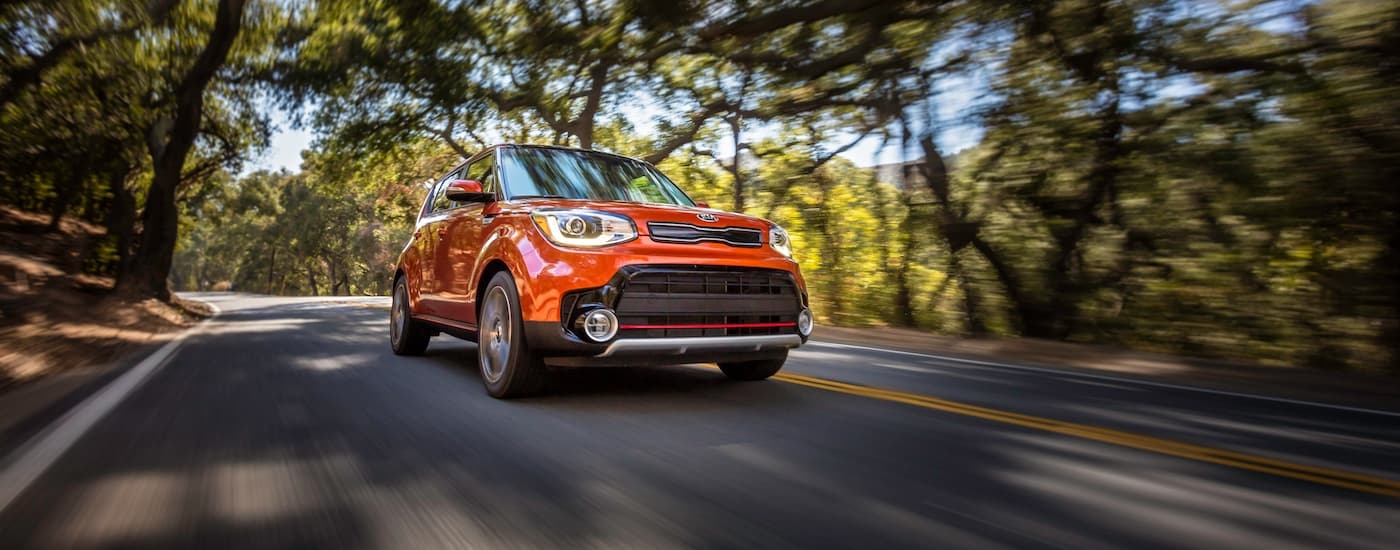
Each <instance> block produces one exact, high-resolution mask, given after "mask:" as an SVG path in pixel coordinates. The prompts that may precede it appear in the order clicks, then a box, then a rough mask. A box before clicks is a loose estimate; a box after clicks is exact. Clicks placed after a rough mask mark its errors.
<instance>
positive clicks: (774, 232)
mask: <svg viewBox="0 0 1400 550" xmlns="http://www.w3.org/2000/svg"><path fill="white" fill-rule="evenodd" d="M768 246H771V247H773V250H777V251H778V253H779V254H782V255H784V256H787V257H789V258H791V257H792V243H791V242H790V241H788V234H787V231H783V228H781V227H778V226H776V225H775V226H773V227H770V228H768Z"/></svg>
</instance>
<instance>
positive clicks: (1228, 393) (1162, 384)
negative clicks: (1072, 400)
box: [799, 340, 1400, 418]
mask: <svg viewBox="0 0 1400 550" xmlns="http://www.w3.org/2000/svg"><path fill="white" fill-rule="evenodd" d="M806 345H807V346H818V347H829V348H846V349H860V350H867V351H878V352H881V353H891V354H895V355H908V356H912V357H923V358H926V359H937V360H939V361H947V362H950V363H965V364H969V365H976V366H980V367H991V368H1003V369H1013V370H1023V371H1029V372H1035V373H1040V374H1053V375H1061V376H1077V377H1080V378H1092V379H1095V380H1108V381H1113V382H1120V383H1124V384H1139V385H1143V386H1154V387H1159V388H1169V389H1173V390H1185V391H1194V392H1201V393H1211V394H1216V395H1225V396H1230V397H1243V398H1246V399H1258V400H1262V401H1273V402H1276V403H1288V404H1290V405H1306V406H1309V407H1321V408H1324V409H1335V410H1339V411H1348V412H1356V413H1365V414H1378V415H1382V416H1390V417H1395V418H1400V412H1394V411H1385V410H1379V409H1366V408H1362V407H1348V406H1346V405H1334V404H1332V403H1319V402H1317V401H1303V400H1299V399H1288V398H1286V397H1272V396H1268V395H1257V394H1252V393H1240V392H1232V391H1226V390H1213V389H1210V388H1202V387H1199V386H1187V385H1182V384H1169V383H1166V382H1153V381H1150V380H1139V379H1134V378H1123V377H1118V376H1107V375H1103V374H1089V373H1085V372H1077V371H1072V370H1069V369H1054V368H1048V367H1032V366H1028V365H1011V364H1007V363H997V362H993V361H978V360H976V359H963V358H961V357H949V356H946V355H934V354H931V353H916V352H912V351H902V350H897V349H885V348H875V347H869V346H857V345H852V344H838V343H835V342H819V341H816V340H812V341H809V342H807V344H806ZM799 349H800V348H799Z"/></svg>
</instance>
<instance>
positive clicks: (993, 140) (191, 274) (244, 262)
mask: <svg viewBox="0 0 1400 550" xmlns="http://www.w3.org/2000/svg"><path fill="white" fill-rule="evenodd" d="M0 53H3V55H2V56H0V127H2V128H3V130H4V131H3V133H0V178H3V179H4V182H5V185H4V189H3V191H0V201H3V202H5V203H9V204H13V205H17V206H19V207H21V208H25V209H30V210H38V211H45V212H49V213H50V214H51V215H52V216H53V217H54V219H55V220H57V219H59V217H61V216H63V215H77V216H80V217H82V218H85V219H87V220H90V221H94V222H99V223H102V224H104V225H106V227H108V229H109V239H108V243H107V244H106V245H104V246H102V247H98V248H95V249H94V250H88V251H84V252H83V253H84V254H86V255H88V256H89V257H90V261H89V262H87V265H89V266H91V267H90V268H91V269H92V270H93V271H94V272H95V273H103V274H111V275H115V276H116V277H117V280H118V281H119V283H118V285H119V287H121V288H124V289H126V290H127V291H130V292H138V293H152V294H156V295H164V294H165V293H168V288H169V287H168V286H167V281H170V282H172V283H173V284H174V285H175V286H176V287H177V288H214V287H216V286H217V287H220V288H224V287H230V286H231V287H232V288H234V289H239V290H248V291H255V292H268V293H309V294H323V293H330V294H345V293H382V292H385V291H386V290H387V284H388V281H387V280H386V274H387V273H389V272H390V271H389V269H390V266H391V265H392V262H393V260H394V256H395V255H396V254H397V252H398V250H399V249H400V248H401V247H402V245H403V243H404V242H405V240H406V236H407V235H408V233H409V232H410V231H411V225H412V223H413V221H414V220H413V218H414V213H415V212H416V211H417V207H418V205H419V204H421V201H422V197H423V195H424V191H423V184H424V182H426V181H428V180H430V179H431V178H434V177H437V176H440V175H441V174H442V173H444V171H445V170H447V169H448V168H450V167H451V166H452V165H454V164H455V163H456V162H458V161H459V160H460V159H461V158H462V157H465V156H468V155H470V154H471V153H472V152H474V151H476V150H479V149H480V148H481V147H483V146H486V145H489V144H492V143H497V142H524V143H548V144H558V145H569V146H575V147H582V148H597V149H604V150H609V151H614V152H618V153H623V154H628V155H633V156H637V157H639V158H644V159H646V160H648V161H649V162H652V163H654V164H657V165H658V166H659V167H660V168H662V170H663V171H664V172H666V173H667V174H668V175H670V176H671V177H672V178H673V179H675V180H676V181H677V182H678V183H680V184H681V186H682V187H683V188H685V189H686V190H687V192H689V193H691V194H692V195H693V196H695V197H696V198H697V199H699V200H704V201H707V202H709V203H710V204H712V205H714V206H717V207H722V208H730V209H733V210H737V211H742V212H747V213H750V214H755V215H760V216H765V217H768V218H770V219H773V220H774V221H776V222H778V223H780V224H782V225H784V226H785V227H786V228H787V229H788V230H789V231H790V233H791V234H792V236H793V241H794V244H795V248H796V249H797V253H798V256H799V258H800V261H801V263H802V266H803V268H804V270H805V271H806V272H807V273H808V274H809V277H810V279H811V281H810V282H811V287H812V288H811V290H812V295H813V300H814V304H815V306H816V308H815V309H816V311H817V312H818V315H819V317H820V319H821V320H822V321H823V322H827V323H835V324H843V325H866V324H890V325H900V326H913V327H921V328H927V329H932V330H939V331H943V332H949V333H957V334H967V335H973V336H982V335H1023V336H1032V337H1040V338H1054V339H1063V340H1075V341H1089V342H1105V343H1114V344H1122V345H1129V346H1134V347H1140V348H1147V349H1161V350H1170V351H1180V352H1187V353H1193V354H1201V355H1208V356H1215V357H1224V358H1230V359H1248V360H1253V361H1261V362H1266V363H1278V364H1303V365H1313V366H1323V367H1334V368H1342V367H1356V368H1378V369H1380V368H1383V369H1388V370H1390V371H1392V372H1400V290H1398V289H1400V285H1397V284H1396V283H1395V281H1396V280H1400V272H1397V271H1400V214H1398V213H1397V206H1398V205H1397V200H1400V199H1397V197H1398V196H1400V194H1398V193H1396V191H1395V189H1394V183H1393V182H1395V181H1396V173H1395V172H1396V167H1397V166H1400V148H1398V147H1397V142H1400V74H1397V71H1400V61H1397V60H1400V55H1397V54H1400V3H1397V2H1395V1H1367V0H1316V1H1310V2H1295V1H1291V0H1259V1H1251V2H1234V1H1227V0H1188V1H1180V0H1113V1H1097V0H1028V1H1018V2H1001V1H985V0H984V1H972V0H964V1H956V0H955V1H944V2H929V1H905V2H901V1H888V0H806V1H783V0H770V1H748V0H746V1H738V2H712V1H699V0H688V1H682V2H664V3H656V2H643V1H635V0H575V1H573V2H545V1H531V0H479V1H446V0H442V1H438V0H402V1H384V0H381V1H369V0H317V1H314V2H305V3H285V2H274V1H271V0H218V1H215V0H205V1H195V0H185V1H181V0H161V1H149V2H148V1H140V2H138V1H132V0H61V1H55V2H37V1H26V0H10V1H4V2H0ZM952 106H956V108H954V107H952ZM274 107H276V108H281V109H284V110H287V111H288V112H291V113H294V115H295V119H296V120H297V121H298V122H299V123H300V124H302V125H304V126H305V127H306V128H308V129H311V130H313V131H314V132H315V134H316V136H317V141H316V142H315V144H314V146H313V148H312V149H311V150H309V151H307V152H306V153H304V156H303V163H302V165H301V166H300V169H299V171H297V172H295V173H290V172H268V171H254V172H245V171H244V169H243V166H244V165H245V164H246V163H247V162H248V161H249V160H250V159H253V158H255V157H256V156H257V155H258V154H259V153H260V152H261V151H262V150H263V148H265V147H266V146H267V144H268V143H269V138H270V135H271V132H272V128H271V127H270V118H269V111H270V110H271V109H272V108H274ZM955 135H963V136H968V135H971V136H976V137H975V139H972V140H970V141H969V140H963V141H954V140H952V139H951V138H950V136H955ZM872 143H873V144H880V145H881V146H882V148H883V149H882V150H883V151H884V152H886V153H887V154H886V155H885V156H884V158H887V159H889V158H892V159H894V160H892V161H889V162H887V163H886V164H885V165H883V166H878V167H870V166H861V165H860V164H861V163H867V164H868V161H869V160H870V159H861V158H854V159H852V158H850V157H849V155H850V154H851V151H854V150H858V149H859V150H869V146H870V144H872Z"/></svg>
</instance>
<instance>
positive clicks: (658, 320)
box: [615, 268, 802, 338]
mask: <svg viewBox="0 0 1400 550" xmlns="http://www.w3.org/2000/svg"><path fill="white" fill-rule="evenodd" d="M620 290H621V292H620V293H619V297H618V299H617V305H616V308H615V309H616V312H617V316H618V321H619V322H620V323H621V324H622V327H623V328H622V332H621V333H620V336H621V337H631V338H665V337H690V336H741V335H762V334H796V333H797V329H796V326H795V323H796V321H797V314H798V312H799V311H801V310H802V298H801V296H800V295H799V293H798V290H797V284H796V282H795V281H794V280H793V277H792V275H791V274H790V273H788V272H786V271H779V270H769V269H746V268H717V269H715V270H701V269H692V270H682V269H658V270H645V271H638V272H634V273H632V274H631V275H630V276H629V277H627V279H626V280H625V282H624V283H623V285H622V288H621V289H620ZM694 325H702V326H694ZM704 325H729V326H704ZM734 325H741V326H734Z"/></svg>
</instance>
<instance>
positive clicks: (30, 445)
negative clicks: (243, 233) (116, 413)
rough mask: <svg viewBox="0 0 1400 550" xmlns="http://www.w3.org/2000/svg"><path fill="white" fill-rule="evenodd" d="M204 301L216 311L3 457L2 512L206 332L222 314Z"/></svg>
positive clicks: (0, 460) (0, 468)
mask: <svg viewBox="0 0 1400 550" xmlns="http://www.w3.org/2000/svg"><path fill="white" fill-rule="evenodd" d="M201 303H203V304H205V305H207V306H209V308H210V310H211V311H212V312H213V314H212V315H210V316H209V317H208V318H205V319H204V320H203V321H200V322H199V324H197V325H195V326H193V327H190V328H188V329H186V330H185V331H184V332H182V333H181V334H180V335H178V336H176V337H174V338H173V339H171V340H170V341H169V342H166V343H165V344H164V345H162V346H161V347H160V348H158V349H156V350H155V351H154V352H152V353H151V354H150V355H147V356H146V357H145V358H144V359H142V360H141V361H140V362H138V363H136V364H135V365H134V366H132V367H130V368H127V369H126V370H125V371H123V372H121V373H120V374H118V375H117V376H116V377H115V378H113V379H111V380H110V381H108V382H106V383H104V384H103V385H102V386H101V387H99V388H97V389H96V390H95V391H93V392H92V393H91V394H90V395H88V396H87V397H86V398H84V399H83V400H82V401H81V402H79V403H78V404H76V405H74V406H73V407H72V408H71V409H69V410H68V411H66V412H64V413H63V414H62V415H61V416H59V417H58V418H57V419H55V420H54V421H52V422H50V423H49V424H48V425H47V426H45V427H44V428H43V429H42V430H40V431H39V432H38V433H36V434H34V435H33V436H32V437H30V438H29V439H28V440H27V441H25V442H24V443H22V444H20V445H19V446H18V447H16V448H15V449H14V450H13V451H12V452H11V453H9V454H8V455H7V456H4V457H0V513H3V512H4V511H5V509H6V508H8V507H9V506H10V504H11V503H13V502H14V501H15V500H16V499H18V497H19V496H20V495H21V494H22V493H24V491H25V489H27V488H28V487H29V486H30V485H31V484H33V482H34V481H35V480H37V479H38V478H39V476H41V475H43V473H44V472H45V471H47V470H48V468H49V467H50V466H52V465H53V463H54V462H56V461H57V460H58V459H59V458H61V457H62V456H63V454H64V453H65V452H67V451H68V449H69V448H71V447H72V446H73V444H74V443H76V442H77V441H78V440H79V439H81V438H82V436H83V435H84V434H86V433H87V431H88V430H89V429H91V428H92V426H93V425H95V424H97V422H98V421H100V420H102V419H103V418H104V417H106V416H107V413H109V412H111V411H112V409H114V408H116V407H117V405H120V404H121V403H122V401H124V400H125V399H126V397H127V396H129V395H131V394H132V393H133V392H135V391H136V390H137V389H138V388H140V387H141V386H142V384H144V383H145V382H146V381H147V380H149V379H150V378H151V377H152V376H153V375H154V374H155V373H157V372H159V371H160V369H161V368H162V367H164V366H165V364H166V363H168V362H169V361H170V359H171V358H172V357H174V356H175V354H176V353H177V352H178V351H179V349H180V346H181V345H182V344H183V343H184V342H185V340H186V339H188V338H189V337H190V336H194V335H197V334H201V333H203V332H204V331H205V330H206V329H207V328H208V327H209V325H210V324H211V323H212V322H213V321H214V320H215V319H217V318H218V317H219V314H220V313H222V312H221V310H220V309H219V307H218V306H216V305H214V304H213V303H210V302H204V301H201Z"/></svg>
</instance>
